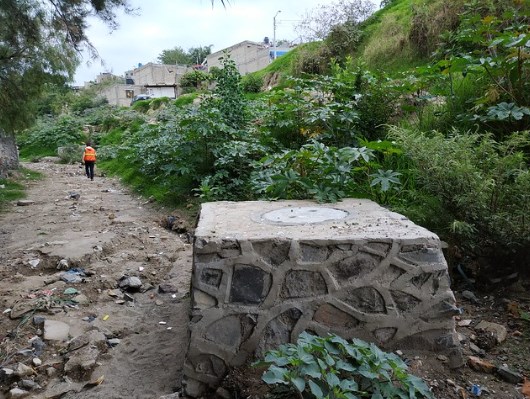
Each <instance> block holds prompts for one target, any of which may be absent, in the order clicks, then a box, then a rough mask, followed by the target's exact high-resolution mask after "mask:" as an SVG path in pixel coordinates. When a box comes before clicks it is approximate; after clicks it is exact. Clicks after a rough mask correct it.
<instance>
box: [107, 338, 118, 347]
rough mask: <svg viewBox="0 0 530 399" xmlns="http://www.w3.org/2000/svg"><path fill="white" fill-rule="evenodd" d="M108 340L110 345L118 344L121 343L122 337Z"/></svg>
mask: <svg viewBox="0 0 530 399" xmlns="http://www.w3.org/2000/svg"><path fill="white" fill-rule="evenodd" d="M107 342H108V343H109V345H110V346H116V345H119V344H120V342H121V339H119V338H111V339H109V340H108V341H107Z"/></svg>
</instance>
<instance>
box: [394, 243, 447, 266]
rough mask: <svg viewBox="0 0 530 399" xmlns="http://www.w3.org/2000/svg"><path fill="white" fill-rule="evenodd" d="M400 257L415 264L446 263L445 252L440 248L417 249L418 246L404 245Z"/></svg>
mask: <svg viewBox="0 0 530 399" xmlns="http://www.w3.org/2000/svg"><path fill="white" fill-rule="evenodd" d="M399 257H400V258H401V259H403V260H405V261H407V262H409V263H412V264H413V265H419V264H425V263H430V264H443V263H444V257H443V253H442V251H441V250H440V249H438V248H424V247H421V249H417V246H410V247H403V248H402V249H401V252H400V253H399Z"/></svg>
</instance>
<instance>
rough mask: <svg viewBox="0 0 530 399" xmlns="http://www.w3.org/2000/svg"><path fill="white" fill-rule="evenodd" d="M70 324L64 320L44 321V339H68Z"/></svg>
mask: <svg viewBox="0 0 530 399" xmlns="http://www.w3.org/2000/svg"><path fill="white" fill-rule="evenodd" d="M69 332H70V326H69V325H68V324H66V323H63V322H62V321H57V320H46V321H45V322H44V339H45V340H48V341H64V340H66V339H68V333H69Z"/></svg>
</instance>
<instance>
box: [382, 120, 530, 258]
mask: <svg viewBox="0 0 530 399" xmlns="http://www.w3.org/2000/svg"><path fill="white" fill-rule="evenodd" d="M391 137H392V138H394V139H395V140H396V141H397V142H398V144H400V145H401V146H402V147H403V149H404V151H405V153H406V154H407V155H408V156H409V157H410V158H411V159H412V162H413V166H412V167H413V168H414V171H415V178H416V185H417V189H418V190H420V191H422V192H424V193H426V194H427V195H428V196H433V197H436V198H438V200H439V203H440V207H441V208H440V210H439V212H440V213H441V214H443V215H445V217H444V220H445V225H441V226H437V229H436V231H437V232H438V233H439V234H440V235H442V236H443V237H444V238H445V239H446V240H448V241H449V242H452V243H455V244H457V245H458V246H459V247H460V248H462V249H464V252H466V250H467V253H468V254H469V255H470V256H471V257H473V256H475V257H476V256H482V255H490V256H492V257H493V258H502V257H503V256H510V255H513V253H514V252H517V251H524V250H525V248H528V247H529V246H530V224H529V223H528V221H527V216H528V213H529V211H530V196H529V195H528V193H529V192H530V171H529V169H528V157H527V155H526V154H528V148H530V132H522V133H514V134H513V135H512V136H510V137H509V138H508V139H507V140H506V141H504V142H502V143H499V142H497V141H495V140H494V139H493V138H492V136H490V135H480V134H471V133H460V132H457V131H454V132H453V133H452V135H451V136H449V137H445V136H444V135H443V134H441V133H438V132H433V133H430V134H427V133H422V132H418V131H415V130H411V129H402V128H392V129H391ZM426 212H429V211H428V210H426ZM506 260H507V258H504V259H503V262H502V264H505V265H506V264H507V263H509V262H507V261H506ZM492 262H494V261H493V260H492Z"/></svg>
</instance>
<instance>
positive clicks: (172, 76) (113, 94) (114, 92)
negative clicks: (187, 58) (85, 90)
mask: <svg viewBox="0 0 530 399" xmlns="http://www.w3.org/2000/svg"><path fill="white" fill-rule="evenodd" d="M188 70H189V68H188V67H186V66H182V65H164V64H154V63H152V62H149V63H147V64H145V65H142V64H139V65H138V68H135V69H133V70H132V71H127V72H125V77H124V79H123V78H122V79H121V82H116V83H114V84H112V85H102V88H101V91H100V94H101V95H102V96H103V97H105V98H106V99H107V101H108V102H109V104H111V105H118V106H129V105H130V104H131V101H132V99H133V97H134V96H136V95H138V94H149V95H150V96H152V97H169V98H176V97H178V96H179V95H180V94H182V93H181V89H180V86H179V82H180V78H181V77H182V75H183V74H184V73H186V72H187V71H188ZM104 80H108V79H102V80H101V81H102V82H103V81H104ZM123 82H125V83H123Z"/></svg>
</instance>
